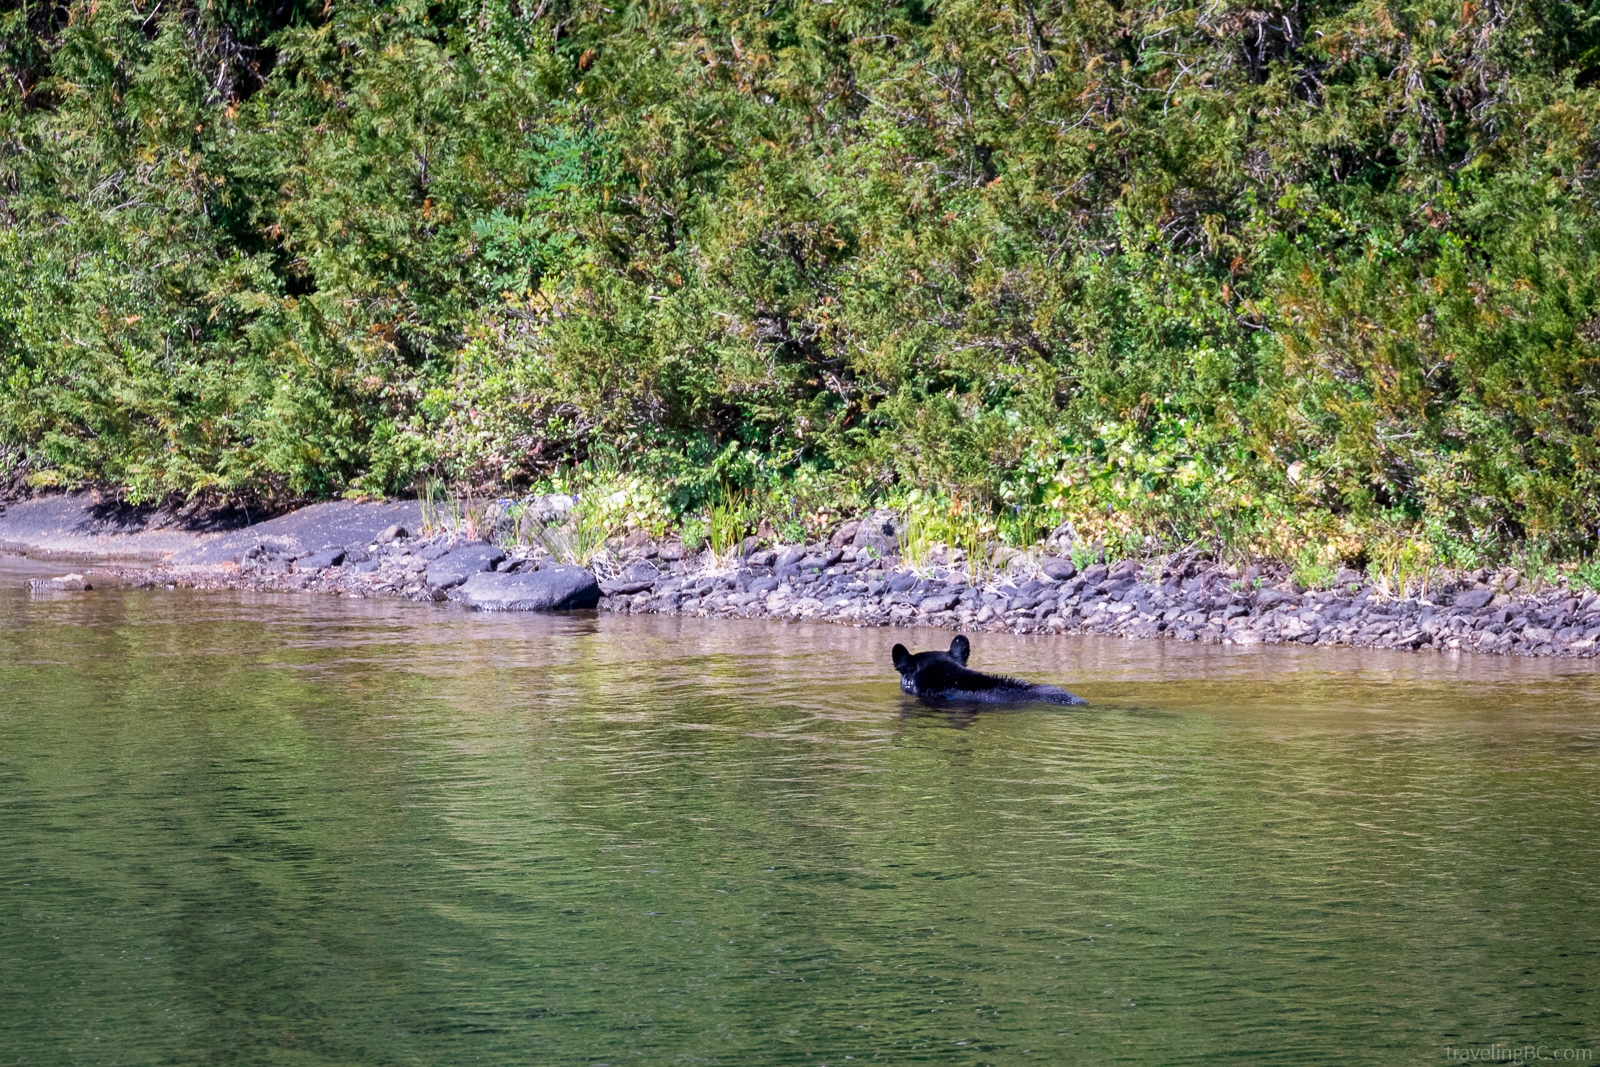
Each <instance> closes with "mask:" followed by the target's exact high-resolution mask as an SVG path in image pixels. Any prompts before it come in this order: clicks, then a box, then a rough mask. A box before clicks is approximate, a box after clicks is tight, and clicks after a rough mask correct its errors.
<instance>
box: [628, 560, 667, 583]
mask: <svg viewBox="0 0 1600 1067" xmlns="http://www.w3.org/2000/svg"><path fill="white" fill-rule="evenodd" d="M660 577H661V572H660V571H658V570H656V568H655V566H654V564H652V563H650V562H649V561H648V560H642V559H636V560H634V561H633V562H632V563H630V564H628V565H627V566H626V567H624V568H622V574H620V575H619V576H618V578H619V580H621V581H624V582H654V581H655V580H656V579H657V578H660Z"/></svg>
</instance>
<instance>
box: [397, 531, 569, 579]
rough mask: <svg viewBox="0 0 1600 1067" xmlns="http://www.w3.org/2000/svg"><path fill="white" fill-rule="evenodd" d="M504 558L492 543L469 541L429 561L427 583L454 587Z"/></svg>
mask: <svg viewBox="0 0 1600 1067" xmlns="http://www.w3.org/2000/svg"><path fill="white" fill-rule="evenodd" d="M505 558H506V554H505V552H504V551H502V550H501V549H498V548H496V547H495V546H494V545H486V544H484V543H483V542H482V541H473V542H470V543H468V544H465V545H462V546H461V547H460V548H458V549H456V550H455V551H453V552H449V553H446V554H445V555H443V556H440V557H439V558H438V559H435V560H433V561H432V562H430V563H429V564H428V584H429V585H431V586H432V587H433V588H435V589H454V588H455V587H456V586H458V585H460V584H461V583H462V582H464V581H466V580H467V579H468V578H470V577H472V576H473V575H474V574H480V573H482V572H483V571H488V570H493V569H494V565H495V564H496V563H499V562H500V561H501V560H503V559H505ZM585 573H588V572H587V571H586V572H585Z"/></svg>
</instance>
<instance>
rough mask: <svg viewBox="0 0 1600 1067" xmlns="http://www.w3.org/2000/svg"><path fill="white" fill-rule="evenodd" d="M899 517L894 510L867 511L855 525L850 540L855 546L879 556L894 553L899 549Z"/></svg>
mask: <svg viewBox="0 0 1600 1067" xmlns="http://www.w3.org/2000/svg"><path fill="white" fill-rule="evenodd" d="M899 536H900V518H899V516H897V515H896V514H895V513H894V512H892V511H888V510H885V509H879V510H876V511H871V512H868V513H867V516H866V518H864V519H862V520H861V522H860V524H859V525H857V526H856V535H855V537H854V538H853V539H852V542H853V544H854V546H855V547H856V548H859V549H870V550H872V551H873V552H875V553H876V554H877V555H879V556H889V555H894V554H896V553H897V552H898V551H899V549H900V542H899Z"/></svg>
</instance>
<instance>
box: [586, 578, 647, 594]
mask: <svg viewBox="0 0 1600 1067" xmlns="http://www.w3.org/2000/svg"><path fill="white" fill-rule="evenodd" d="M655 584H656V583H655V582H653V581H645V582H630V581H628V580H627V579H625V578H619V579H617V580H616V581H614V582H601V583H600V591H601V592H602V593H604V594H605V595H606V596H632V595H633V594H634V593H642V592H644V591H645V590H646V589H649V588H650V587H651V586H653V585H655Z"/></svg>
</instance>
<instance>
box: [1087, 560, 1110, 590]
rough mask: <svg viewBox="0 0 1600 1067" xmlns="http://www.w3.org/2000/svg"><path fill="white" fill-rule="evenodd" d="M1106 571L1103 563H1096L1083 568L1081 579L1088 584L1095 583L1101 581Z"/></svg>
mask: <svg viewBox="0 0 1600 1067" xmlns="http://www.w3.org/2000/svg"><path fill="white" fill-rule="evenodd" d="M1107 573H1108V572H1107V569H1106V565H1105V564H1104V563H1096V564H1094V565H1092V566H1089V567H1085V568H1084V569H1083V580H1084V582H1085V583H1087V584H1089V585H1095V584H1097V583H1099V582H1101V581H1103V580H1104V579H1105V576H1106V574H1107Z"/></svg>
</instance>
